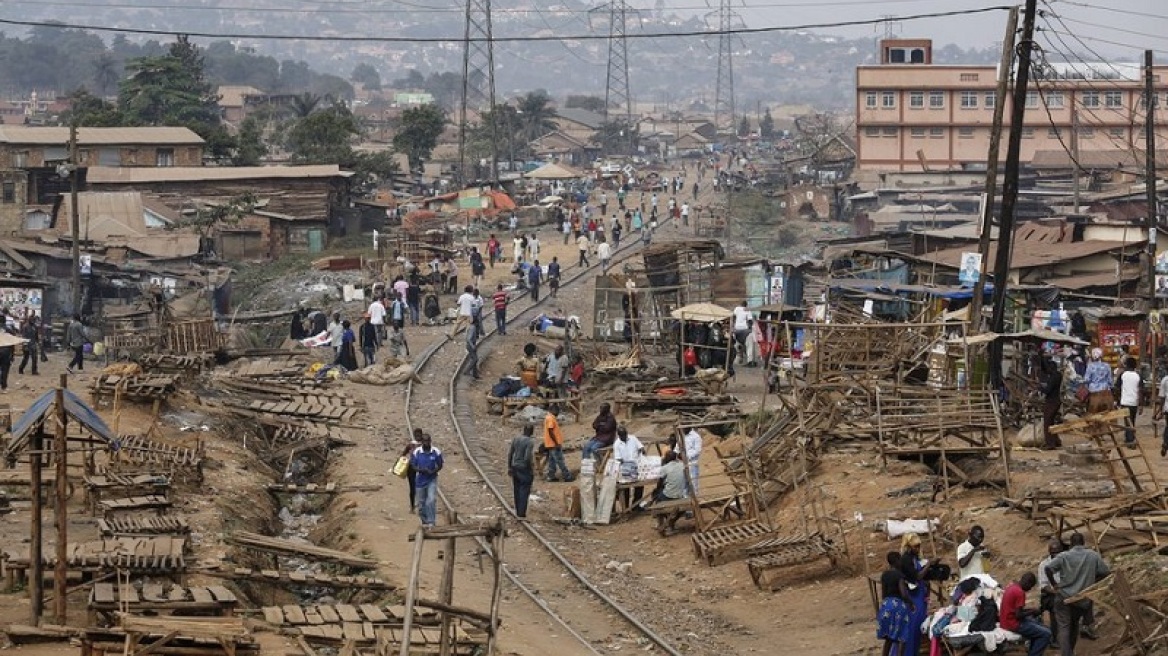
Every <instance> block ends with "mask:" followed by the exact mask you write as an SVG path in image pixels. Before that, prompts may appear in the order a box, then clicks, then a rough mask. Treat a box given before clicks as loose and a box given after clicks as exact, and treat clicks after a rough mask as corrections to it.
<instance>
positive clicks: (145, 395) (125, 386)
mask: <svg viewBox="0 0 1168 656" xmlns="http://www.w3.org/2000/svg"><path fill="white" fill-rule="evenodd" d="M177 383H178V377H177V376H174V375H171V374H139V375H135V376H121V375H118V374H101V375H99V376H98V377H97V379H96V380H94V381H93V385H92V386H90V388H89V391H90V394H92V396H93V398H94V399H95V400H97V399H101V398H104V397H112V396H114V395H115V394H120V395H121V398H123V399H128V400H131V401H157V400H161V399H166V398H167V397H169V396H170V395H171V394H173V393H174V391H175V390H176V389H177V388H178V384H177Z"/></svg>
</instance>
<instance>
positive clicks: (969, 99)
mask: <svg viewBox="0 0 1168 656" xmlns="http://www.w3.org/2000/svg"><path fill="white" fill-rule="evenodd" d="M961 109H977V92H976V91H962V92H961Z"/></svg>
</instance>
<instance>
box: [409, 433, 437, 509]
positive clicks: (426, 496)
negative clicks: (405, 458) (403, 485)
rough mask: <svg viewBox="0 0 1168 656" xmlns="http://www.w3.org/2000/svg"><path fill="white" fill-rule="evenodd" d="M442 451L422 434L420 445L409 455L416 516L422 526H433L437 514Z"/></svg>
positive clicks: (427, 436)
mask: <svg viewBox="0 0 1168 656" xmlns="http://www.w3.org/2000/svg"><path fill="white" fill-rule="evenodd" d="M443 464H445V463H444V462H443V460H442V451H440V450H438V449H437V448H435V447H434V446H432V445H431V438H430V436H429V435H422V439H421V446H419V447H418V448H416V449H414V452H413V454H411V455H410V467H411V468H413V470H414V485H415V486H416V488H417V491H418V518H419V519H421V520H422V525H423V526H433V525H434V523H435V520H436V515H437V503H438V472H440V471H442V465H443Z"/></svg>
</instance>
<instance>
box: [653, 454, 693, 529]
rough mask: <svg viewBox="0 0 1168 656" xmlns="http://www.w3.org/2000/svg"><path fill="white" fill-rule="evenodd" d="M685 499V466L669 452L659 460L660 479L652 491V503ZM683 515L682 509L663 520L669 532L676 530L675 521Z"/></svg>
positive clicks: (675, 455)
mask: <svg viewBox="0 0 1168 656" xmlns="http://www.w3.org/2000/svg"><path fill="white" fill-rule="evenodd" d="M684 498H686V492H685V465H684V464H682V462H681V460H679V459H678V458H677V453H676V452H674V451H669V452H668V453H666V454H665V456H664V457H663V458H662V459H661V478H659V479H657V488H656V489H655V490H653V503H665V502H668V501H679V500H681V499H684ZM684 514H685V510H684V509H680V510H678V511H677V512H676V513H674V514H672V515H670V516H669V518H668V519H666V520H664V521H665V522H666V524H667V526H668V529H669V531H671V532H672V531H674V530H676V529H675V528H674V526H675V525H676V524H677V520H678V519H680V518H681V516H682V515H684Z"/></svg>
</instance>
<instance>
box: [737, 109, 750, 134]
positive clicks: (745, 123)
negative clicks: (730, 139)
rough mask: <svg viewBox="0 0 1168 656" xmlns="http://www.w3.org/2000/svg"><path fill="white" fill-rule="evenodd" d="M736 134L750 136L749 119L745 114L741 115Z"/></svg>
mask: <svg viewBox="0 0 1168 656" xmlns="http://www.w3.org/2000/svg"><path fill="white" fill-rule="evenodd" d="M738 136H740V137H748V136H750V119H749V118H747V117H746V114H743V115H742V120H741V121H739V123H738Z"/></svg>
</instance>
